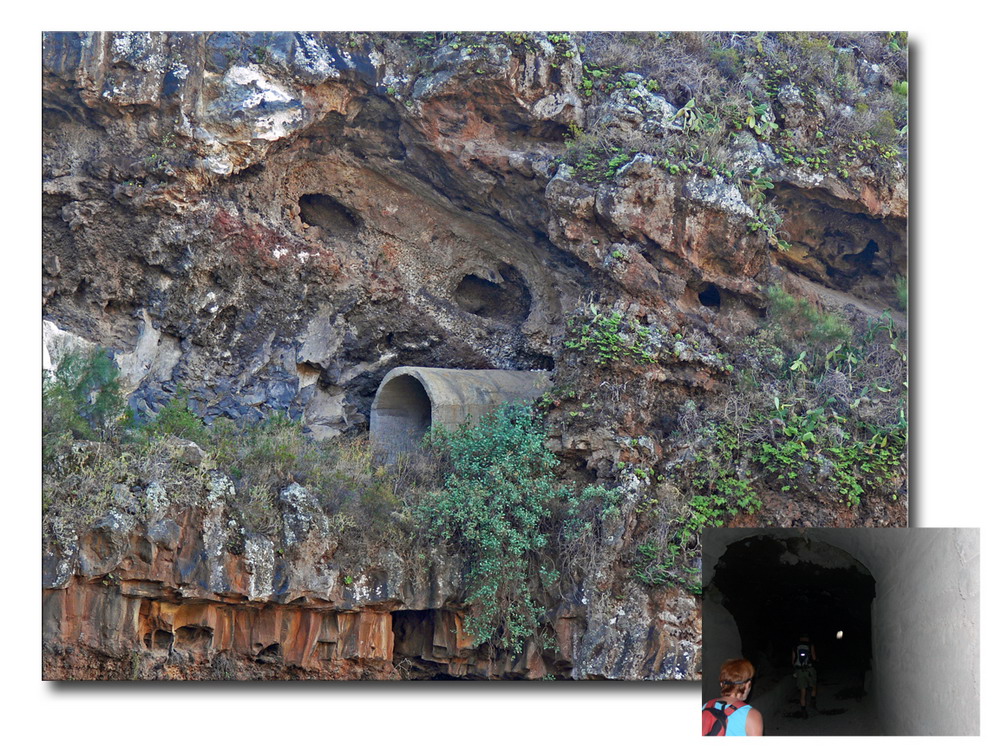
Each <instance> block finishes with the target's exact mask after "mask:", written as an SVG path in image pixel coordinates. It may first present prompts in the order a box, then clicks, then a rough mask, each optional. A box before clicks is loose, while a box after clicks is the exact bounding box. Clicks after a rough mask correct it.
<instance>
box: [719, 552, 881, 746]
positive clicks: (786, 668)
mask: <svg viewBox="0 0 995 746" xmlns="http://www.w3.org/2000/svg"><path fill="white" fill-rule="evenodd" d="M705 593H706V594H707V596H708V599H709V602H710V603H711V604H712V607H711V609H713V611H707V610H706V611H705V612H703V617H704V618H703V655H704V658H705V667H706V672H705V673H704V676H705V678H706V682H705V683H706V691H708V690H709V689H708V686H709V684H710V682H709V681H708V680H707V679H708V678H709V676H710V675H711V676H713V677H714V674H709V673H708V672H707V669H712V668H714V669H716V670H717V667H718V666H720V665H721V663H722V660H718V658H723V659H725V658H728V657H739V653H737V652H732V651H733V650H741V651H742V652H741V654H742V656H743V657H745V658H747V659H749V660H750V661H751V662H753V663H754V665H755V666H756V667H757V674H756V678H755V681H754V692H753V697H752V701H753V702H754V703H758V704H757V707H758V709H761V711H762V712H763V715H764V720H765V723H767V725H768V727H767V728H766V729H765V730H766V734H767V735H778V734H782V735H785V734H788V733H790V732H793V731H791V730H790V728H791V727H792V726H791V725H790V723H791V721H792V720H795V721H796V722H797V721H798V720H800V719H802V718H804V719H806V720H808V719H809V717H810V716H811V717H815V716H816V714H818V717H820V718H829V717H840V718H842V720H840V724H843V723H846V725H845V727H853V728H855V729H857V730H858V731H859V732H860V733H862V734H868V733H867V731H866V729H873V728H876V727H877V726H876V724H875V723H874V722H873V715H874V713H873V711H872V709H871V706H870V705H869V704H868V703H866V702H862V700H863V698H864V695H865V693H866V691H867V688H868V679H869V675H870V673H871V669H872V632H871V630H872V615H871V606H872V601H873V599H874V597H875V581H874V578H873V576H872V575H871V573H870V572H869V571H868V569H867V568H866V567H864V565H862V564H861V563H860V562H859V561H858V560H856V559H855V558H854V557H853V556H851V555H850V554H848V553H847V552H845V551H843V550H842V549H840V548H838V547H836V546H833V545H831V544H829V543H826V542H823V541H818V540H814V539H811V538H809V537H806V536H804V535H800V536H774V535H764V534H759V535H753V536H750V537H748V538H745V539H742V540H740V541H736V542H734V543H731V544H729V545H728V546H727V547H726V548H725V551H724V552H723V553H722V555H721V557H720V558H719V559H718V561H717V563H716V565H715V569H714V575H713V576H712V579H711V581H710V582H709V584H708V586H707V587H706V589H705ZM716 605H718V606H721V608H718V606H716ZM730 617H731V618H730ZM737 633H738V638H739V639H738V640H734V639H732V638H734V637H735V636H736V635H737ZM803 634H804V635H807V636H808V637H809V639H810V640H811V642H812V644H813V645H814V648H815V656H816V664H815V667H816V671H817V680H818V691H819V696H818V700H817V702H818V705H817V708H818V709H816V708H815V707H812V706H809V707H807V708H805V709H802V708H801V706H800V696H799V695H800V692H799V690H798V689H797V686H796V680H795V678H794V674H795V669H794V667H793V665H792V652H793V651H794V649H795V647H796V646H797V645H798V643H799V638H800V637H801V635H803ZM720 651H721V652H720ZM712 686H714V684H712ZM809 705H811V702H810V701H809ZM847 718H850V719H851V720H852V723H851V721H850V720H847ZM865 720H866V721H867V722H864V721H865ZM826 722H827V721H826V720H825V719H824V720H823V721H820V723H821V725H819V727H824V726H825V725H826ZM785 723H788V725H784V724H785ZM837 725H839V724H837ZM815 726H816V724H815V722H814V721H813V723H812V724H811V725H809V724H806V726H805V727H806V728H807V729H809V732H810V734H813V735H814V734H816V733H817V732H818V731H811V728H813V727H815ZM796 727H797V726H796ZM778 728H787V730H782V731H781V732H780V733H779V732H778Z"/></svg>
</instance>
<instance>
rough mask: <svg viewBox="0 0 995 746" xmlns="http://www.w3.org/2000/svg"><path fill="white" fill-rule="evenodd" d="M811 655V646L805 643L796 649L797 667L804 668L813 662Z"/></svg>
mask: <svg viewBox="0 0 995 746" xmlns="http://www.w3.org/2000/svg"><path fill="white" fill-rule="evenodd" d="M809 653H810V649H809V646H808V645H806V644H805V643H802V644H801V645H799V646H798V647H797V648H795V656H796V659H795V665H796V666H800V667H802V668H805V667H806V666H808V665H809V664H810V663H811V662H812V658H811V656H810V654H809Z"/></svg>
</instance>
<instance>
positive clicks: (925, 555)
mask: <svg viewBox="0 0 995 746" xmlns="http://www.w3.org/2000/svg"><path fill="white" fill-rule="evenodd" d="M892 531H895V529H886V530H881V531H880V532H878V531H876V532H875V533H882V534H891V533H892ZM901 533H908V534H910V536H909V537H908V539H907V540H906V541H904V542H902V541H897V540H896V538H897V537H892V536H883V537H881V546H880V547H879V548H878V551H879V552H881V553H882V554H883V553H884V552H888V553H889V554H890V555H891V560H892V561H890V562H888V563H881V565H882V566H881V567H880V569H879V570H878V571H876V572H875V577H877V578H878V584H877V588H878V595H877V598H876V599H875V601H874V606H873V619H874V623H873V634H874V674H875V676H874V681H873V684H872V687H873V689H874V694H875V696H876V699H877V702H878V714H879V718H880V722H881V723H882V724H884V725H885V726H886V727H887V725H888V724H891V726H892V727H891V728H890V729H889V731H888V733H887V735H978V734H979V733H980V720H979V712H980V710H979V705H980V702H979V699H980V698H979V694H978V693H979V692H980V687H981V661H980V654H981V651H980V645H979V641H980V634H979V629H978V624H979V623H980V604H981V592H980V582H981V574H980V561H979V553H980V532H979V531H978V530H977V529H912V530H908V531H902V532H901ZM910 702H914V703H915V706H913V707H910V706H909V703H910Z"/></svg>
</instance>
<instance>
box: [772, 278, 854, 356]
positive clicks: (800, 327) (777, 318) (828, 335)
mask: <svg viewBox="0 0 995 746" xmlns="http://www.w3.org/2000/svg"><path fill="white" fill-rule="evenodd" d="M767 298H768V301H769V305H768V306H767V316H768V318H769V319H770V320H771V321H772V322H773V323H775V324H777V325H778V326H779V327H780V330H781V332H782V333H784V334H786V335H789V336H791V337H794V338H795V339H802V340H805V341H808V342H811V343H815V344H817V345H819V346H830V347H831V346H833V345H837V344H845V343H847V342H849V341H850V340H851V339H852V337H853V329H852V328H851V327H850V324H849V323H847V321H846V319H844V318H843V317H842V316H840V315H838V314H835V313H831V312H826V311H821V310H819V309H818V308H817V307H815V306H814V305H812V303H810V302H809V301H808V299H807V298H799V297H796V296H794V295H792V294H791V293H789V292H787V291H786V290H784V288H782V287H780V286H778V285H773V286H771V287H769V288H768V289H767Z"/></svg>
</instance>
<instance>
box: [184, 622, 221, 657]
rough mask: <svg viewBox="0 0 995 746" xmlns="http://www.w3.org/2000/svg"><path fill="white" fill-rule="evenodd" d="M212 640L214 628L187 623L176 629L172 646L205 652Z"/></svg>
mask: <svg viewBox="0 0 995 746" xmlns="http://www.w3.org/2000/svg"><path fill="white" fill-rule="evenodd" d="M213 640H214V630H212V629H211V628H210V627H201V626H199V625H187V626H185V627H180V628H179V629H177V630H176V640H175V642H174V647H175V648H177V649H180V650H189V651H192V652H198V653H206V652H207V651H208V650H210V648H211V643H212V642H213Z"/></svg>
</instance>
